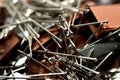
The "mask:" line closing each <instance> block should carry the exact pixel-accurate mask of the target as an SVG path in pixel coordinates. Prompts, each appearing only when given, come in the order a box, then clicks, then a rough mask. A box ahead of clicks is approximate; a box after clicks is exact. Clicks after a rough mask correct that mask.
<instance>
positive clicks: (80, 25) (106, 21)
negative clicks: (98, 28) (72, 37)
mask: <svg viewBox="0 0 120 80" xmlns="http://www.w3.org/2000/svg"><path fill="white" fill-rule="evenodd" d="M100 23H108V20H107V19H106V20H103V21H99V22H92V23H85V24H78V25H73V27H84V26H88V25H95V24H100Z"/></svg>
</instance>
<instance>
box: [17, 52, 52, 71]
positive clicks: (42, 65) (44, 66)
mask: <svg viewBox="0 0 120 80" xmlns="http://www.w3.org/2000/svg"><path fill="white" fill-rule="evenodd" d="M17 51H18V52H20V53H22V54H23V55H25V56H27V57H28V58H30V59H31V60H33V61H35V62H36V63H38V64H40V65H41V67H43V68H45V69H47V70H48V71H50V72H53V71H52V70H50V69H49V68H48V67H47V66H46V65H44V64H42V63H41V62H39V61H38V60H36V59H34V58H32V57H30V56H28V55H27V54H26V53H24V52H23V51H21V50H17Z"/></svg>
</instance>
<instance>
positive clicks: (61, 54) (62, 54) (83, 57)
mask: <svg viewBox="0 0 120 80" xmlns="http://www.w3.org/2000/svg"><path fill="white" fill-rule="evenodd" d="M36 52H40V53H47V54H53V55H60V56H68V57H74V58H82V59H87V60H95V61H96V60H97V59H96V58H90V57H85V56H78V55H71V54H64V53H58V52H51V51H47V52H45V51H42V50H37V51H36Z"/></svg>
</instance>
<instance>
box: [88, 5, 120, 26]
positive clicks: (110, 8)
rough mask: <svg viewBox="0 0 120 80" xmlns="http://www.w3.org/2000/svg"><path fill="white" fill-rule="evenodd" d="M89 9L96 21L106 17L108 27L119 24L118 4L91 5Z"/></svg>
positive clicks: (119, 6) (119, 8) (119, 11)
mask: <svg viewBox="0 0 120 80" xmlns="http://www.w3.org/2000/svg"><path fill="white" fill-rule="evenodd" d="M90 9H91V11H92V13H93V15H94V16H95V18H96V19H97V20H98V21H102V20H105V19H108V21H109V22H108V25H109V26H108V28H117V27H118V26H120V4H112V5H101V6H91V7H90Z"/></svg>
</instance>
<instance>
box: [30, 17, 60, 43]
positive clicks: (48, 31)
mask: <svg viewBox="0 0 120 80" xmlns="http://www.w3.org/2000/svg"><path fill="white" fill-rule="evenodd" d="M30 20H31V21H32V22H33V23H34V24H36V25H37V26H39V27H40V28H42V29H43V30H44V31H46V32H47V33H49V34H50V35H51V36H53V37H54V38H55V39H57V40H58V41H62V40H61V39H60V38H58V37H57V36H55V35H54V34H52V33H51V32H50V31H48V30H47V29H46V28H44V27H43V26H42V25H40V24H39V23H37V22H36V21H35V20H33V19H31V18H30Z"/></svg>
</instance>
